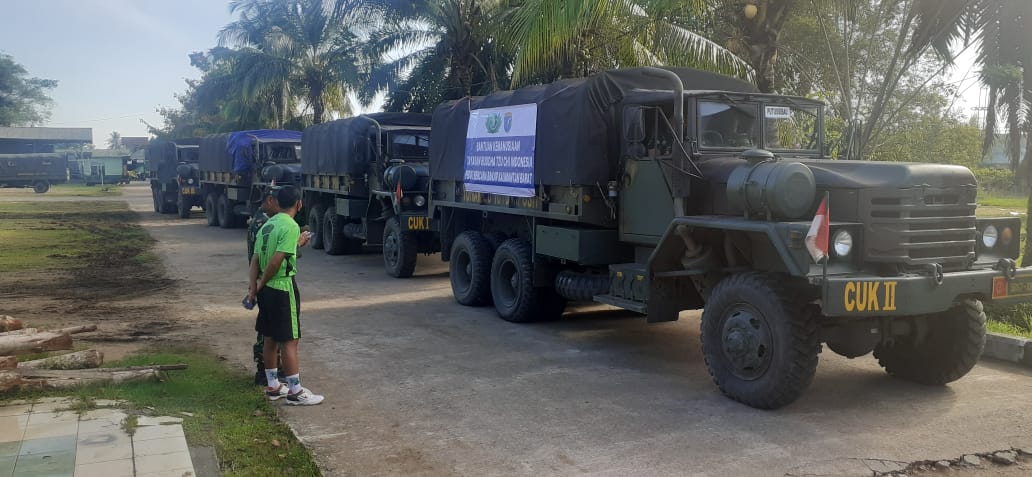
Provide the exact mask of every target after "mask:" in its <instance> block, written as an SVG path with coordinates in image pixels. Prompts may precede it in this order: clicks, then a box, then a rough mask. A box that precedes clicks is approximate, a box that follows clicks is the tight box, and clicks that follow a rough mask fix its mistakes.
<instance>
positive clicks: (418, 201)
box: [414, 195, 426, 207]
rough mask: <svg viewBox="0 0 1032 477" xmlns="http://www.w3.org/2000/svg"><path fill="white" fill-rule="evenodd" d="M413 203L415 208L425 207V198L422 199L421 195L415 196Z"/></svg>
mask: <svg viewBox="0 0 1032 477" xmlns="http://www.w3.org/2000/svg"><path fill="white" fill-rule="evenodd" d="M414 202H415V203H416V207H422V206H424V205H426V197H423V196H421V195H417V196H416V199H415V201H414Z"/></svg>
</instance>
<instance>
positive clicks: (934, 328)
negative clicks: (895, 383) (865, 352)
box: [874, 299, 985, 385]
mask: <svg viewBox="0 0 1032 477" xmlns="http://www.w3.org/2000/svg"><path fill="white" fill-rule="evenodd" d="M984 349H985V312H984V311H983V310H982V302H980V301H978V300H973V299H968V300H964V302H962V303H961V304H960V305H958V306H956V307H953V308H951V309H949V310H947V311H944V312H942V313H938V314H936V315H933V316H930V317H928V336H927V337H926V338H925V340H924V342H922V343H913V342H912V341H909V340H907V339H905V338H904V339H901V340H897V341H896V342H895V343H893V344H892V345H890V346H884V345H878V346H877V347H875V348H874V357H875V358H877V359H878V364H879V365H881V367H882V368H885V371H886V372H888V373H889V374H890V375H892V376H896V377H899V378H903V379H906V380H908V381H913V382H916V383H921V384H927V385H943V384H946V383H949V382H953V381H956V380H958V379H960V378H961V377H963V376H964V375H965V374H967V373H968V372H969V371H971V368H973V367H974V366H975V363H977V362H978V358H979V357H980V356H981V355H982V351H983V350H984Z"/></svg>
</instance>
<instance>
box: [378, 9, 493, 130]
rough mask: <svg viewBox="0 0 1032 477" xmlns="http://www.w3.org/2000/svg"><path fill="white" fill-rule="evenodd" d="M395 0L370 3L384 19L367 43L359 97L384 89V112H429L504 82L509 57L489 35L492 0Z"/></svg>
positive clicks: (491, 30) (490, 89)
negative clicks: (410, 0) (409, 0)
mask: <svg viewBox="0 0 1032 477" xmlns="http://www.w3.org/2000/svg"><path fill="white" fill-rule="evenodd" d="M397 3H398V2H397V0H374V1H371V2H370V3H369V5H370V6H372V7H373V8H376V9H377V10H378V11H380V12H381V13H382V14H383V17H382V18H383V21H382V22H381V25H380V26H379V28H377V29H376V30H375V31H374V32H373V33H372V34H371V35H369V38H368V40H367V41H366V47H365V51H364V55H365V57H366V61H367V62H368V64H369V65H370V66H371V67H370V70H369V72H368V74H367V81H366V85H367V87H366V88H365V90H364V91H363V99H366V100H368V99H371V98H372V96H373V95H374V94H375V93H377V92H379V91H382V90H384V89H386V90H387V91H388V93H389V96H388V101H387V109H388V110H392V111H401V110H406V111H429V110H431V109H432V108H433V107H435V106H436V105H438V104H440V103H441V102H443V101H446V100H450V99H458V98H461V97H463V96H469V95H482V94H486V93H489V92H491V91H496V90H499V89H502V88H504V87H506V86H508V71H507V70H508V66H509V63H510V61H509V59H508V57H507V55H506V54H505V52H504V51H503V50H502V49H501V48H500V46H499V42H498V40H497V39H496V38H495V37H494V35H493V27H494V25H493V24H492V21H493V18H494V17H495V15H497V13H498V11H499V10H498V8H499V2H498V1H497V0H441V1H437V2H420V3H419V5H411V4H408V5H395V4H397ZM402 3H406V2H402Z"/></svg>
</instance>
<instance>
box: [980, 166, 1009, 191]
mask: <svg viewBox="0 0 1032 477" xmlns="http://www.w3.org/2000/svg"><path fill="white" fill-rule="evenodd" d="M972 172H974V173H975V179H977V180H978V188H979V189H980V190H983V191H985V192H988V193H990V194H992V193H1006V194H1018V193H1020V192H1021V191H1020V190H1019V188H1018V186H1017V183H1016V182H1015V180H1014V173H1013V172H1011V171H1010V170H1009V169H990V168H987V167H979V168H977V169H973V170H972Z"/></svg>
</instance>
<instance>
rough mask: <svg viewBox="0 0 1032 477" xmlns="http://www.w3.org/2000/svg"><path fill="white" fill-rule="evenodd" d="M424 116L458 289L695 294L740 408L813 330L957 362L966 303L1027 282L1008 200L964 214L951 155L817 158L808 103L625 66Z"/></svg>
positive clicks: (599, 298) (681, 298)
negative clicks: (946, 161) (948, 161)
mask: <svg viewBox="0 0 1032 477" xmlns="http://www.w3.org/2000/svg"><path fill="white" fill-rule="evenodd" d="M432 126H433V128H432V132H431V143H430V155H431V163H430V173H431V188H430V194H429V195H430V213H431V214H432V217H433V218H434V220H435V221H437V222H438V223H439V224H440V238H441V251H442V253H441V256H442V258H443V259H444V260H449V261H450V262H451V263H450V275H451V284H452V290H453V292H454V296H455V299H456V300H457V301H458V302H459V303H461V304H464V305H473V306H475V305H488V304H492V303H493V305H494V307H495V309H496V310H497V312H498V314H499V316H501V317H502V318H503V319H505V320H509V321H513V322H528V321H538V320H550V319H555V318H557V317H559V316H560V314H561V313H562V312H563V309H564V306H565V303H567V302H568V301H594V302H598V303H604V304H609V305H613V306H617V307H620V308H623V309H626V310H630V311H633V312H637V313H640V314H642V315H645V316H647V320H648V321H649V322H663V321H672V320H677V319H678V317H679V314H680V312H681V311H683V310H696V309H702V310H703V312H702V322H701V340H702V350H703V354H704V356H705V360H706V364H707V366H708V368H709V372H710V374H711V375H712V377H713V380H714V382H715V383H716V385H717V386H718V387H719V388H720V390H721V391H722V392H723V393H724V394H726V395H727V396H729V397H730V398H732V399H735V400H738V401H740V402H743V403H745V404H748V405H750V406H754V407H758V408H777V407H780V406H784V405H786V404H788V403H790V402H792V401H794V400H795V399H796V398H798V397H799V396H800V395H801V394H802V392H803V390H804V389H805V388H806V387H807V386H808V385H809V384H810V382H811V381H812V379H813V376H814V374H815V370H816V367H817V361H818V354H819V353H820V351H821V343H826V344H827V345H828V347H829V348H830V349H831V350H832V351H834V352H836V353H839V354H842V355H844V356H847V357H857V356H862V355H865V354H868V353H870V352H872V351H873V352H874V355H875V357H876V358H877V359H878V361H879V363H880V364H881V366H882V367H884V368H885V370H886V371H887V372H889V373H890V374H892V375H895V376H899V377H902V378H905V379H909V380H913V381H916V382H920V383H926V384H944V383H947V382H950V381H953V380H956V379H959V378H960V377H962V376H964V375H965V374H966V373H967V372H968V371H969V370H970V369H971V368H972V367H973V366H974V364H975V362H976V361H977V359H978V357H979V355H980V354H981V351H982V349H983V347H984V343H985V315H984V313H983V312H982V302H983V301H987V300H1027V299H1028V298H1029V296H1030V295H1029V293H1028V291H1027V290H1030V289H1032V270H1030V269H1018V268H1016V267H1015V262H1014V259H1015V258H1017V256H1018V247H1019V233H1020V223H1019V220H1018V219H1010V218H1004V219H977V218H976V217H975V207H976V191H977V185H976V182H975V177H974V175H973V174H972V173H971V171H969V170H968V169H966V168H964V167H959V166H948V165H935V164H904V163H875V162H861V161H837V160H830V159H828V157H827V154H826V151H825V150H824V149H825V147H824V112H823V104H822V103H820V102H818V101H813V100H809V99H805V98H797V97H786V96H777V95H770V94H759V93H757V92H756V90H755V89H754V88H753V87H752V86H751V85H749V84H746V83H743V82H740V81H737V80H734V79H731V78H727V77H723V76H719V75H715V74H710V73H704V72H699V71H693V70H681V69H677V70H670V69H657V68H641V69H629V70H617V71H611V72H605V73H601V74H598V75H596V76H593V77H590V78H586V79H573V80H564V81H560V82H557V83H553V84H549V85H540V86H531V87H527V88H523V89H520V90H517V91H510V92H502V93H496V94H492V95H489V96H486V97H481V98H467V99H463V100H460V101H456V102H452V103H448V104H445V105H442V106H440V107H439V108H438V109H437V110H436V111H435V113H434V117H433V123H432ZM822 203H823V204H824V207H821V204H822ZM819 210H820V211H821V212H822V213H821V214H818V211H819ZM825 219H826V220H828V221H830V223H828V224H826V223H825V222H824V220H825ZM822 229H823V230H826V232H823V231H822ZM825 234H826V235H825ZM824 251H826V252H827V254H826V255H827V256H824V253H823V252H824Z"/></svg>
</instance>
